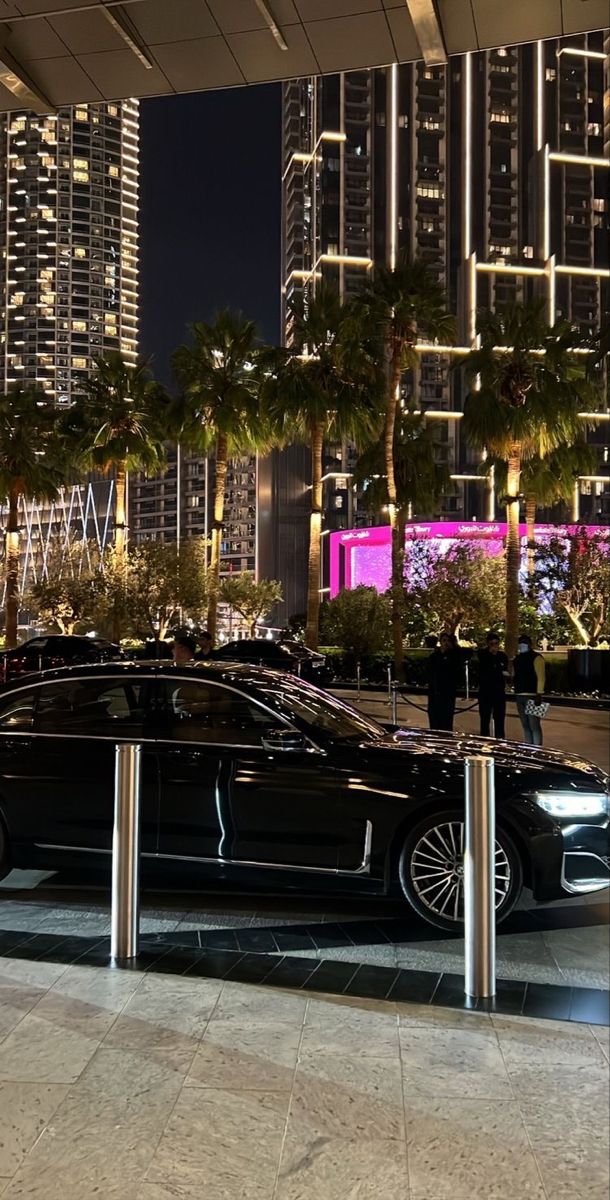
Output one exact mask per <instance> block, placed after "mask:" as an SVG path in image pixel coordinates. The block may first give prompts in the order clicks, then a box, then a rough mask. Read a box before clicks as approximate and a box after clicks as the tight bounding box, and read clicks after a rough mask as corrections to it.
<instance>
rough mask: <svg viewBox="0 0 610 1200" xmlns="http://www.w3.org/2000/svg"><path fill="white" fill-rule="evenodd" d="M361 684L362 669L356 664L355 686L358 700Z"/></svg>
mask: <svg viewBox="0 0 610 1200" xmlns="http://www.w3.org/2000/svg"><path fill="white" fill-rule="evenodd" d="M361 684H362V668H361V666H360V663H359V662H357V663H356V686H357V688H358V699H360V687H361Z"/></svg>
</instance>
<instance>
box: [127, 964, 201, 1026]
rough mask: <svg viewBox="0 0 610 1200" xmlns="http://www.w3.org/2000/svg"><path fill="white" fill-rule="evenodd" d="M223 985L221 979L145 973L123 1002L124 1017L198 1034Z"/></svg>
mask: <svg viewBox="0 0 610 1200" xmlns="http://www.w3.org/2000/svg"><path fill="white" fill-rule="evenodd" d="M222 988H223V984H222V981H221V980H215V979H182V978H180V976H177V975H157V974H156V973H155V974H154V975H147V976H145V977H144V979H143V980H142V983H141V984H140V986H139V987H138V989H137V991H136V992H134V994H133V996H132V997H131V998H130V999H129V1000H128V1002H127V1004H126V1005H125V1008H124V1010H123V1016H125V1017H137V1018H139V1019H141V1020H145V1021H148V1022H150V1024H152V1025H160V1026H162V1027H163V1028H164V1029H174V1030H175V1031H176V1032H177V1033H186V1034H189V1035H191V1036H193V1037H201V1036H202V1034H203V1032H204V1030H205V1027H206V1025H207V1023H208V1021H209V1019H210V1017H211V1016H212V1015H213V1013H214V1009H215V1007H216V1004H217V1001H218V997H219V996H220V993H221V991H222Z"/></svg>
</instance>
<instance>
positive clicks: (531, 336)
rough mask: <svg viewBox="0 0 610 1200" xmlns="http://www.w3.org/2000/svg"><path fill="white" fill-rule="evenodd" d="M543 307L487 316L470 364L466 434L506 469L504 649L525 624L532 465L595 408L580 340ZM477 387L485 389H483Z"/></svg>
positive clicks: (573, 434) (570, 437)
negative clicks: (524, 545) (522, 601)
mask: <svg viewBox="0 0 610 1200" xmlns="http://www.w3.org/2000/svg"><path fill="white" fill-rule="evenodd" d="M544 311H545V310H544V303H543V302H538V301H536V302H534V303H530V304H513V305H510V306H509V307H507V308H505V309H503V310H502V311H499V312H496V313H492V312H483V313H481V314H480V315H479V319H478V324H477V328H478V332H479V338H480V346H479V348H478V349H476V350H473V351H472V352H471V353H470V354H469V355H468V357H467V358H466V359H465V360H464V363H465V368H466V378H467V379H468V381H469V382H470V384H471V391H470V392H469V394H468V396H467V397H466V402H465V406H464V419H463V421H462V428H463V431H464V434H465V436H466V439H467V440H468V441H469V442H470V444H471V445H472V446H474V447H476V448H477V449H478V450H488V451H489V452H490V454H491V455H492V457H493V458H500V459H503V460H504V461H505V462H506V464H507V467H506V495H505V497H504V502H505V505H506V525H507V535H506V650H507V654H508V656H509V658H512V657H513V656H514V654H515V652H516V649H517V636H518V621H519V567H520V558H521V546H520V538H519V502H520V499H521V490H522V479H521V475H522V469H523V464H524V462H525V461H526V460H527V459H530V458H534V457H535V456H538V457H545V456H546V455H547V454H549V453H550V452H551V451H553V450H556V449H557V448H558V447H559V446H566V445H571V444H572V443H573V442H574V441H575V440H578V438H579V437H580V435H581V434H582V430H583V425H582V421H581V420H580V419H579V417H578V413H579V411H580V410H581V409H584V410H587V409H589V410H590V409H591V408H593V407H594V401H592V400H591V393H592V385H591V384H590V383H589V382H588V381H587V380H586V378H585V369H584V367H583V363H582V359H579V357H578V356H577V355H576V354H575V353H574V351H575V350H576V349H577V347H578V345H579V335H578V334H577V333H575V332H574V331H573V330H572V328H571V327H570V325H569V324H568V323H567V322H565V321H558V322H556V324H555V325H553V326H549V325H548V324H547V322H546V319H545V315H544ZM477 384H479V385H480V386H478V387H477Z"/></svg>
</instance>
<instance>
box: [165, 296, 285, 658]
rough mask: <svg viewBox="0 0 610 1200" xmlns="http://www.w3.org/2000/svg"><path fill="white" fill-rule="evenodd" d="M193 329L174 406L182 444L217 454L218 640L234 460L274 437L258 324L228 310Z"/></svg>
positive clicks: (213, 587)
mask: <svg viewBox="0 0 610 1200" xmlns="http://www.w3.org/2000/svg"><path fill="white" fill-rule="evenodd" d="M191 332H192V340H191V343H190V344H189V345H185V346H180V347H179V348H178V349H177V350H176V351H175V353H174V355H173V359H172V363H173V368H174V373H175V375H176V379H177V381H178V384H179V387H180V390H181V394H180V397H179V399H178V401H176V403H175V405H174V423H175V426H176V428H177V431H178V439H179V441H180V443H181V444H182V445H184V446H185V447H187V448H188V449H191V450H200V451H202V452H203V453H205V454H208V453H210V451H212V452H213V454H214V466H215V478H214V512H213V521H212V537H211V553H210V566H209V572H208V616H207V626H208V629H209V631H210V633H211V635H212V638H213V639H215V638H216V625H217V616H218V595H219V587H220V557H221V543H222V533H223V527H224V511H225V487H226V479H227V467H228V463H229V459H231V458H234V457H236V456H239V455H246V454H248V455H249V454H254V453H257V452H260V453H264V452H265V451H267V450H269V449H270V448H271V446H272V445H273V444H274V441H273V433H272V430H271V427H270V425H269V422H268V421H266V420H265V415H264V413H263V412H262V410H261V407H260V404H259V397H260V388H261V375H260V372H259V371H258V369H257V363H258V357H259V351H258V348H257V346H258V339H257V333H256V326H255V324H254V322H253V321H247V320H245V319H244V317H243V316H242V315H241V313H236V312H230V311H229V310H228V309H224V310H223V311H222V312H219V313H218V314H217V315H216V317H215V318H214V321H212V322H211V323H210V324H208V323H206V322H204V321H199V322H197V323H196V324H195V325H193V326H192V330H191Z"/></svg>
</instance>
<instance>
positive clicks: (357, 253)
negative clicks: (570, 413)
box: [278, 31, 610, 588]
mask: <svg viewBox="0 0 610 1200" xmlns="http://www.w3.org/2000/svg"><path fill="white" fill-rule="evenodd" d="M283 97H284V106H283V119H284V125H283V134H284V164H283V261H282V300H283V331H284V340H285V342H286V343H287V344H290V340H291V336H292V330H291V319H290V303H291V301H293V300H294V299H295V298H297V297H302V298H303V300H304V301H305V303H306V302H307V297H308V295H310V294H311V293H312V292H313V291H314V290H315V288H316V286H317V285H318V283H319V281H320V280H322V279H324V280H333V281H335V282H336V284H337V287H338V288H339V290H340V291H341V293H342V294H343V295H346V296H347V295H349V294H350V293H351V292H353V291H354V289H357V288H358V286H359V285H360V283H361V282H362V280H363V278H364V277H365V276H366V274H367V273H368V271H369V270H370V269H371V267H372V265H373V264H374V263H381V262H383V263H386V264H387V265H389V266H392V265H393V264H394V263H395V262H396V257H397V255H398V253H399V251H402V250H407V251H408V253H409V254H410V255H411V256H412V257H415V256H418V257H419V258H422V259H424V260H425V261H426V262H427V263H428V264H429V266H430V268H431V269H432V270H433V271H434V272H435V273H436V274H437V275H438V278H439V280H440V281H441V283H442V284H443V287H444V288H445V290H446V292H447V295H448V298H449V304H450V307H451V309H452V311H453V312H455V313H456V314H457V316H458V330H459V342H460V346H461V352H462V353H465V352H467V350H468V349H469V348H470V347H471V346H473V345H474V342H475V336H476V329H475V322H476V312H477V309H479V308H494V307H497V306H500V305H503V304H505V303H507V302H510V301H511V300H526V299H529V298H530V297H534V296H537V297H540V298H543V299H544V300H545V302H546V305H547V311H548V317H549V320H554V319H556V318H559V317H565V318H567V319H568V320H570V321H571V322H573V323H574V324H575V325H578V326H579V327H580V328H581V329H582V331H583V334H589V333H594V332H595V331H596V330H597V329H598V328H599V325H600V323H601V321H602V319H603V314H604V313H608V311H609V310H610V261H609V254H610V31H605V32H600V33H591V34H583V35H580V36H573V37H570V38H563V39H560V40H550V41H546V42H538V43H533V44H530V45H524V46H518V47H500V48H498V49H495V50H489V51H484V52H479V53H472V54H468V55H462V56H456V57H451V58H450V59H449V62H448V63H447V64H446V65H443V66H428V65H426V64H425V63H424V62H416V63H408V64H404V65H400V66H396V65H394V66H391V67H388V68H385V69H384V70H376V71H358V72H349V73H344V74H342V75H335V76H330V77H325V78H321V79H320V78H307V79H300V80H295V81H293V82H291V83H287V84H285V85H284V92H283ZM459 352H460V349H459V348H458V349H457V351H454V352H453V354H449V353H448V352H443V351H440V350H439V351H436V350H434V351H432V350H428V351H426V350H424V349H423V348H422V351H421V352H420V356H419V369H418V370H417V371H416V372H411V373H408V374H406V375H405V378H404V380H403V395H404V396H405V397H407V396H414V397H415V400H416V402H417V407H418V408H420V409H421V410H423V411H424V412H425V413H427V414H429V419H430V420H433V421H434V423H435V436H436V439H437V441H438V443H439V445H440V454H441V456H442V457H443V458H444V459H445V461H446V462H447V464H448V466H449V468H450V470H451V472H452V474H454V476H455V477H456V478H455V485H456V486H455V494H454V495H451V496H448V497H447V498H446V499H445V502H444V513H445V515H446V516H447V517H448V518H451V517H454V518H456V519H460V518H461V519H467V520H470V519H473V518H478V519H481V518H485V517H486V518H487V519H492V520H493V519H494V517H495V515H496V514H495V496H494V493H493V481H492V480H489V481H488V486H487V487H485V486H482V484H481V481H480V480H477V481H476V482H475V480H473V479H468V478H467V476H468V475H470V476H472V475H474V474H475V473H478V466H479V464H478V463H477V462H476V461H475V459H474V456H473V455H472V452H470V451H469V450H468V448H467V447H466V446H464V445H463V444H462V442H461V439H460V432H459V431H460V416H461V411H462V398H463V394H464V390H465V389H464V383H463V379H462V377H461V373H460V372H459V371H451V369H450V368H451V365H452V361H455V356H456V355H458V356H459ZM608 428H609V427H608V421H607V419H606V420H605V421H602V422H600V424H599V426H598V428H597V430H596V431H595V432H594V433H593V434H592V435H591V436H592V439H593V440H594V441H595V442H596V443H597V444H598V445H599V460H600V462H599V467H600V472H601V473H603V475H606V476H607V474H608V468H607V463H608V448H607V445H606V443H607V440H608ZM286 453H287V454H292V461H293V464H294V469H295V470H296V471H297V472H300V475H301V479H300V483H301V488H300V495H299V496H298V497H297V496H296V495H294V488H293V498H292V520H291V521H289V523H290V524H294V523H295V521H296V520H297V519H298V518H299V517H301V518H302V514H303V513H304V512H305V511H306V508H307V491H306V488H307V483H308V482H309V479H308V469H309V464H308V460H307V457H306V456H305V455H303V454H301V453H300V452H299V451H288V452H286ZM350 466H351V457H350V448H349V447H345V446H344V447H332V446H329V447H328V448H327V461H326V469H327V475H328V479H327V483H326V489H325V508H326V513H325V516H326V521H325V528H326V529H327V530H328V531H329V532H332V530H336V529H347V528H350V527H351V526H354V525H356V526H357V525H366V524H369V523H370V521H371V519H372V518H371V516H370V514H368V513H366V511H364V510H363V509H362V506H361V505H360V504H359V497H358V496H357V495H355V493H354V489H353V488H352V487H351V484H350ZM484 482H485V481H483V483H484ZM280 506H281V505H280ZM419 515H421V516H425V515H427V514H419ZM573 515H574V516H579V517H580V518H581V519H585V520H588V521H593V522H595V521H600V520H601V521H608V520H609V519H610V495H609V494H608V488H607V486H605V485H604V484H603V483H602V482H601V481H600V480H596V479H591V480H582V481H581V484H580V487H579V488H578V489H577V494H576V493H575V496H574V503H573ZM287 519H288V517H287ZM380 519H382V517H381V514H380ZM302 524H303V522H302ZM303 527H304V526H303ZM304 537H305V538H306V530H305V531H304ZM278 556H279V559H280V561H281V560H282V550H281V546H280V549H279V551H278ZM303 561H305V559H304V557H303ZM325 583H328V578H327V577H325V578H324V579H323V580H321V586H322V587H323V588H324V584H325Z"/></svg>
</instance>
